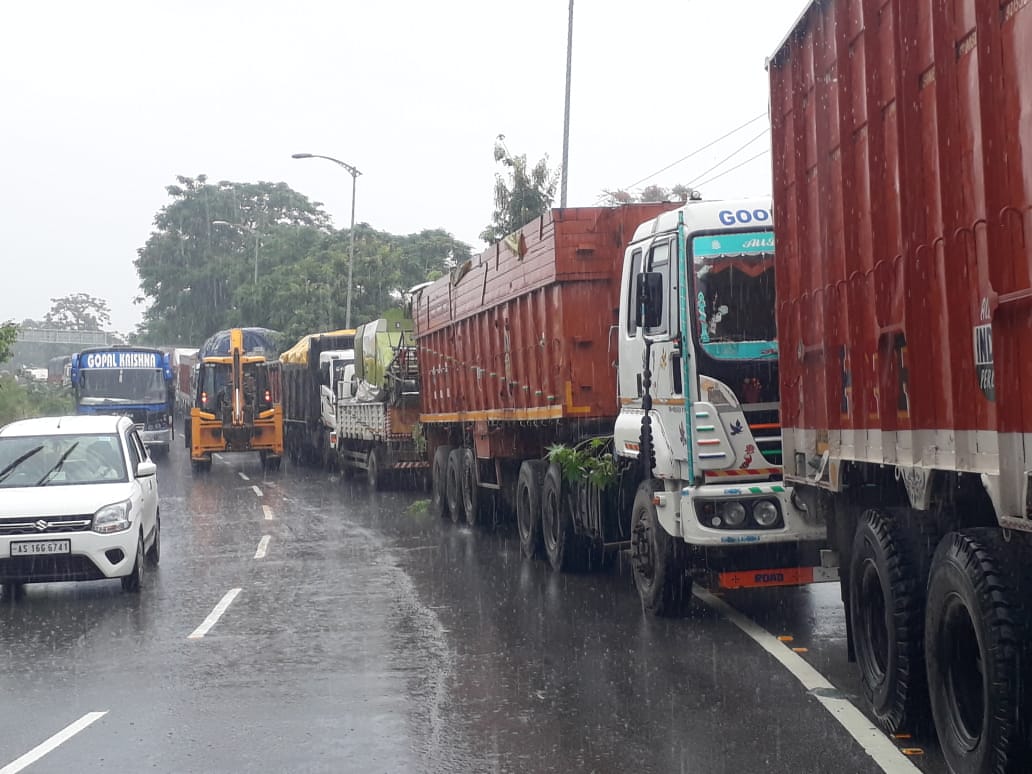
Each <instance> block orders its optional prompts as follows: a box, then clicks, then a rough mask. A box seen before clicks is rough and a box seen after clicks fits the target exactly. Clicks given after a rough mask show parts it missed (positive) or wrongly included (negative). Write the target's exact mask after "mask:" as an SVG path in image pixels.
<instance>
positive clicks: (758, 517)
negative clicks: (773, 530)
mask: <svg viewBox="0 0 1032 774" xmlns="http://www.w3.org/2000/svg"><path fill="white" fill-rule="evenodd" d="M752 517H753V520H754V521H755V522H756V523H757V524H759V525H760V526H761V527H763V528H765V529H766V528H767V527H773V526H774V525H775V524H776V523H777V521H778V506H776V505H775V504H774V503H772V502H771V501H770V500H760V501H759V502H757V503H756V504H755V505H754V506H753V510H752Z"/></svg>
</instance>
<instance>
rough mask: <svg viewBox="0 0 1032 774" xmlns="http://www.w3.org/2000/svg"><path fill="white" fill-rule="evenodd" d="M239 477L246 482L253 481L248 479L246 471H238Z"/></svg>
mask: <svg viewBox="0 0 1032 774" xmlns="http://www.w3.org/2000/svg"><path fill="white" fill-rule="evenodd" d="M237 475H238V476H240V478H242V479H244V481H250V480H251V479H249V478H248V477H247V474H246V473H244V471H242V470H238V471H237Z"/></svg>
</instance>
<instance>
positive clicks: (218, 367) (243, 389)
mask: <svg viewBox="0 0 1032 774" xmlns="http://www.w3.org/2000/svg"><path fill="white" fill-rule="evenodd" d="M275 337H276V333H275V331H270V330H268V329H265V328H232V329H229V330H224V331H219V332H218V333H216V334H214V335H212V336H211V337H210V338H209V339H208V340H207V341H205V342H204V344H203V345H202V346H201V348H200V350H199V352H198V366H197V378H196V388H195V389H196V392H195V396H194V405H193V407H192V408H191V409H190V416H189V418H188V419H187V420H186V425H185V429H186V433H185V437H186V447H187V448H188V449H189V450H190V460H191V464H192V468H193V470H194V472H202V471H207V470H210V469H211V463H212V455H213V454H216V453H222V452H241V451H256V452H258V453H259V455H260V456H261V461H262V467H263V468H264V469H266V470H276V469H278V468H279V466H280V460H281V459H282V456H283V414H282V412H281V410H280V406H279V404H278V403H276V402H275V401H274V399H273V385H271V384H270V380H269V361H270V359H274V358H275V356H276V346H275Z"/></svg>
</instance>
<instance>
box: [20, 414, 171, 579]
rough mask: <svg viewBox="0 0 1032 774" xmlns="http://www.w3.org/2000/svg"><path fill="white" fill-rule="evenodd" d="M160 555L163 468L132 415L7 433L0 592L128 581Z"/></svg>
mask: <svg viewBox="0 0 1032 774" xmlns="http://www.w3.org/2000/svg"><path fill="white" fill-rule="evenodd" d="M160 556H161V518H160V515H159V512H158V482H157V466H156V465H155V464H154V463H153V462H152V461H151V460H150V458H149V457H148V456H147V452H146V449H145V447H144V445H143V442H142V441H141V440H140V436H139V433H138V432H137V430H136V426H135V425H134V424H133V423H132V420H130V419H129V418H128V417H124V416H121V417H116V416H68V417H41V418H39V419H24V420H21V421H18V422H12V423H11V424H9V425H6V426H4V427H3V428H0V584H3V585H4V586H5V587H7V588H6V589H5V590H6V591H12V590H13V591H15V592H18V593H20V592H21V589H22V584H25V583H47V582H54V581H81V580H101V579H104V578H121V579H122V588H123V589H125V590H126V591H138V590H139V588H140V586H141V585H142V584H143V580H144V572H145V565H146V564H147V563H148V562H149V563H150V564H153V565H156V564H157V563H158V561H159V559H160Z"/></svg>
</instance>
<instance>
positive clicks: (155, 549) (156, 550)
mask: <svg viewBox="0 0 1032 774" xmlns="http://www.w3.org/2000/svg"><path fill="white" fill-rule="evenodd" d="M147 561H149V562H150V563H151V565H152V566H154V567H157V566H158V562H160V561H161V516H158V517H157V520H156V521H155V522H154V542H153V543H151V547H150V548H149V549H147Z"/></svg>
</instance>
